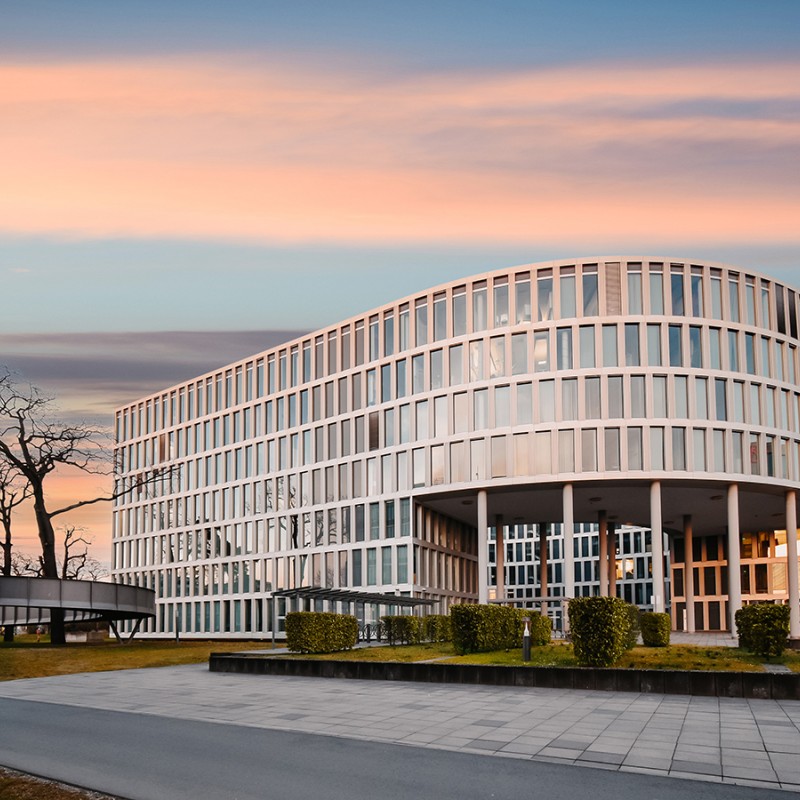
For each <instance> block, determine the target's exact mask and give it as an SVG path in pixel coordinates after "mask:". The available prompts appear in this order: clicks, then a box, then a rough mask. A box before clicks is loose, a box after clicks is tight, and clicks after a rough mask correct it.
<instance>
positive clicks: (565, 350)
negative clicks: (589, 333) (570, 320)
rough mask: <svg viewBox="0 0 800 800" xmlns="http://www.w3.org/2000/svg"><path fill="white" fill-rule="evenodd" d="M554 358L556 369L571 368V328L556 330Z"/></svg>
mask: <svg viewBox="0 0 800 800" xmlns="http://www.w3.org/2000/svg"><path fill="white" fill-rule="evenodd" d="M556 360H557V362H558V363H557V368H558V369H572V328H558V329H557V330H556Z"/></svg>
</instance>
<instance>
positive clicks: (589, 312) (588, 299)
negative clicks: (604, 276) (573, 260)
mask: <svg viewBox="0 0 800 800" xmlns="http://www.w3.org/2000/svg"><path fill="white" fill-rule="evenodd" d="M590 270H591V271H590ZM582 288H583V316H584V317H596V316H597V315H598V314H599V313H600V305H599V302H598V295H597V267H595V266H591V267H590V266H585V267H584V268H583V287H582Z"/></svg>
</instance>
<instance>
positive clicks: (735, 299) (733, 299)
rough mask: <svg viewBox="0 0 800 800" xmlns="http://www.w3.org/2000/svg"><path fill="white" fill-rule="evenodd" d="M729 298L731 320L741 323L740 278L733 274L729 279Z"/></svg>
mask: <svg viewBox="0 0 800 800" xmlns="http://www.w3.org/2000/svg"><path fill="white" fill-rule="evenodd" d="M728 298H729V302H730V312H731V314H730V319H731V321H732V322H739V277H738V276H737V275H735V274H734V273H731V274H730V276H729V277H728Z"/></svg>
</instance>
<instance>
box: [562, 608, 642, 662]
mask: <svg viewBox="0 0 800 800" xmlns="http://www.w3.org/2000/svg"><path fill="white" fill-rule="evenodd" d="M628 605H629V604H628V603H626V602H625V601H624V600H620V599H619V598H618V597H575V598H573V599H572V600H570V601H569V606H568V613H569V627H570V631H571V633H572V644H573V648H574V651H575V658H576V659H577V660H578V663H579V664H581V665H582V666H585V667H610V666H611V665H612V664H614V663H615V662H616V661H618V660H619V658H620V657H621V656H622V654H623V653H624V652H625V650H626V649H627V644H628V639H629V636H630V629H631V617H630V612H629V611H628Z"/></svg>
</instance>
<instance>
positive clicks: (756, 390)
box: [750, 383, 761, 425]
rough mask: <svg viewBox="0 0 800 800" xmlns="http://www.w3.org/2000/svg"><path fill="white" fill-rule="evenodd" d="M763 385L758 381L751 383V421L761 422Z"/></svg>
mask: <svg viewBox="0 0 800 800" xmlns="http://www.w3.org/2000/svg"><path fill="white" fill-rule="evenodd" d="M760 389H761V387H760V386H759V385H758V384H757V383H751V384H750V423H751V424H752V425H760V424H761V398H760V395H761V391H760Z"/></svg>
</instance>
